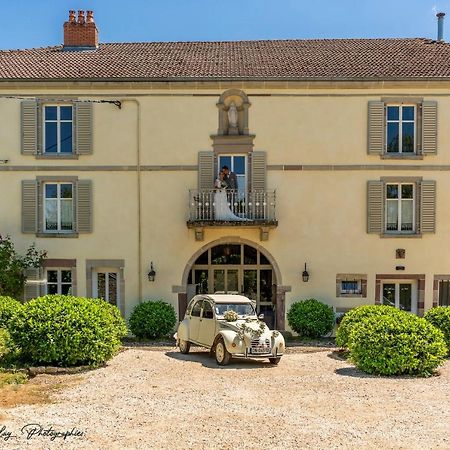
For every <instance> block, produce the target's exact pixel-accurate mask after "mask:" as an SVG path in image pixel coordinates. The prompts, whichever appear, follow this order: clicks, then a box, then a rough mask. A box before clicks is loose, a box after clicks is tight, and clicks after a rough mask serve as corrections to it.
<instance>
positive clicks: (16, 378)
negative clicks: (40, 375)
mask: <svg viewBox="0 0 450 450" xmlns="http://www.w3.org/2000/svg"><path fill="white" fill-rule="evenodd" d="M27 381H28V376H27V375H26V374H25V373H22V372H14V373H0V388H2V387H4V386H7V385H10V386H14V385H19V384H25V383H26V382H27Z"/></svg>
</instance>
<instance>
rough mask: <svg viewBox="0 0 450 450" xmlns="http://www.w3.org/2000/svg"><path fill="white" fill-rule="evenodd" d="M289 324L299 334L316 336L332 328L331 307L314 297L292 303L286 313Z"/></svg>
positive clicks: (333, 319) (332, 313)
mask: <svg viewBox="0 0 450 450" xmlns="http://www.w3.org/2000/svg"><path fill="white" fill-rule="evenodd" d="M287 319H288V323H289V326H290V327H291V328H292V329H293V330H294V331H295V332H296V333H298V334H299V335H300V336H305V337H311V338H318V337H321V336H324V335H325V334H328V333H330V332H331V331H332V330H333V327H334V322H335V317H334V312H333V308H332V307H331V306H328V305H326V304H324V303H322V302H319V301H318V300H316V299H314V298H310V299H308V300H302V301H299V302H296V303H293V304H292V306H291V308H290V309H289V312H288V314H287Z"/></svg>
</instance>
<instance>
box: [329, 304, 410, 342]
mask: <svg viewBox="0 0 450 450" xmlns="http://www.w3.org/2000/svg"><path fill="white" fill-rule="evenodd" d="M398 314H406V313H405V312H403V311H400V310H399V309H397V308H394V307H393V306H387V305H364V306H358V307H356V308H353V309H351V310H350V311H348V312H346V313H345V315H344V318H343V319H342V321H341V323H340V325H339V327H338V329H337V331H336V345H337V346H338V347H341V348H347V347H348V338H349V335H350V331H351V330H352V329H353V327H354V326H355V325H357V324H358V323H360V322H361V321H362V320H364V319H365V318H366V317H371V316H396V315H398Z"/></svg>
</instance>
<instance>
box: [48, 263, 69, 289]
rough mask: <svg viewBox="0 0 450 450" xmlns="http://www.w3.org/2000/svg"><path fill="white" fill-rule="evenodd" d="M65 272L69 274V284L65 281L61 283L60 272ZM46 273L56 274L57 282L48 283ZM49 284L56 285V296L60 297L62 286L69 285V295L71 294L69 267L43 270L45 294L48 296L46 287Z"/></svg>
mask: <svg viewBox="0 0 450 450" xmlns="http://www.w3.org/2000/svg"><path fill="white" fill-rule="evenodd" d="M63 270H64V271H66V272H70V283H68V282H67V281H62V271H63ZM48 272H56V273H57V281H56V283H55V282H53V281H52V282H50V283H49V281H48ZM49 284H56V285H57V294H58V295H61V293H62V286H63V285H65V286H67V285H70V290H69V294H68V295H71V293H72V289H73V270H72V269H70V268H69V267H47V268H46V269H45V293H46V294H48V285H49Z"/></svg>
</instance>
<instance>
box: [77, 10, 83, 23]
mask: <svg viewBox="0 0 450 450" xmlns="http://www.w3.org/2000/svg"><path fill="white" fill-rule="evenodd" d="M78 23H84V11H83V10H79V11H78Z"/></svg>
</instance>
